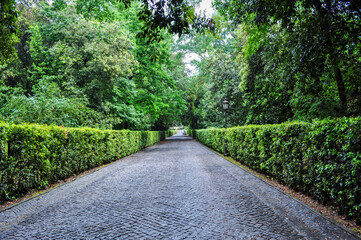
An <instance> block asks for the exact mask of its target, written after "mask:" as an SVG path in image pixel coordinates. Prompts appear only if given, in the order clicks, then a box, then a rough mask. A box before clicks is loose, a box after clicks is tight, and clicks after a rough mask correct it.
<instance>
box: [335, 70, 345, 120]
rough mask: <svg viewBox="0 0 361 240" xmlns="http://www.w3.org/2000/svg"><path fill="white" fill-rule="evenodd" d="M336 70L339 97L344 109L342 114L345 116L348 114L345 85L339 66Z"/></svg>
mask: <svg viewBox="0 0 361 240" xmlns="http://www.w3.org/2000/svg"><path fill="white" fill-rule="evenodd" d="M335 70H336V72H335V77H336V83H337V88H338V96H339V98H340V101H341V108H342V109H341V113H342V114H345V113H346V112H347V97H346V90H345V83H344V80H343V77H342V73H341V69H340V68H339V67H338V66H336V69H335Z"/></svg>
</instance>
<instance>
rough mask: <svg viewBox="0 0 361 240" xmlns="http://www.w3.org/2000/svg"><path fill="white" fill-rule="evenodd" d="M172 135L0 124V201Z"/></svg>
mask: <svg viewBox="0 0 361 240" xmlns="http://www.w3.org/2000/svg"><path fill="white" fill-rule="evenodd" d="M169 134H170V133H169V132H168V131H166V132H150V131H147V132H140V131H129V130H123V131H110V130H106V131H101V130H97V129H92V128H64V127H55V126H46V125H26V124H22V125H14V124H7V123H4V122H0V186H1V188H0V202H2V201H6V200H10V199H13V198H15V197H21V196H23V195H25V194H26V193H27V192H29V191H30V190H32V189H37V188H39V189H42V188H45V187H47V185H48V184H49V183H54V182H56V181H58V180H63V179H65V178H67V177H69V176H71V175H74V174H78V173H81V172H83V171H85V170H87V169H90V168H94V167H97V166H99V165H101V164H104V163H109V162H111V161H115V160H118V159H119V158H121V157H124V156H127V155H130V154H132V153H134V152H137V151H139V150H140V149H142V148H144V147H147V146H150V145H153V144H155V143H156V142H158V141H160V140H162V139H164V138H165V137H167V136H169Z"/></svg>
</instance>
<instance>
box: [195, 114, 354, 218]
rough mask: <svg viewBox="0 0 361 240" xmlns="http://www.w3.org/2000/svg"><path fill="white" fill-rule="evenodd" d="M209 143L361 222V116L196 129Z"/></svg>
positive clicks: (197, 133) (198, 135)
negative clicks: (225, 144) (225, 147)
mask: <svg viewBox="0 0 361 240" xmlns="http://www.w3.org/2000/svg"><path fill="white" fill-rule="evenodd" d="M189 134H191V135H193V137H196V138H197V140H199V141H200V142H202V143H203V144H205V145H207V146H209V147H211V148H213V149H215V150H216V151H219V152H223V151H224V150H223V149H224V141H225V140H226V141H227V147H228V152H229V154H230V156H231V157H232V158H234V159H236V160H238V161H239V162H241V163H243V164H245V165H247V166H249V167H251V168H252V169H254V170H257V171H259V172H262V173H265V174H267V175H269V176H272V177H274V178H276V179H278V180H279V181H281V182H283V183H285V184H287V185H288V186H290V187H291V188H293V189H296V190H298V191H302V192H304V193H307V194H308V195H311V196H313V197H314V198H315V199H317V200H319V201H320V202H322V203H326V204H331V205H333V206H335V207H337V209H338V210H339V211H340V213H343V214H347V215H348V216H350V217H353V218H356V219H358V221H359V222H360V221H361V118H341V119H332V120H323V121H314V122H311V123H306V122H290V123H284V124H277V125H257V126H256V125H253V126H243V127H235V128H229V129H227V131H226V130H225V129H205V130H196V131H194V130H193V131H191V132H190V133H189Z"/></svg>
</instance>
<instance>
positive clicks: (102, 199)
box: [0, 134, 356, 240]
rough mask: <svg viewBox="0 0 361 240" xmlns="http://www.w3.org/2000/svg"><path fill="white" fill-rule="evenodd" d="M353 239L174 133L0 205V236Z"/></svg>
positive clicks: (200, 146) (199, 146)
mask: <svg viewBox="0 0 361 240" xmlns="http://www.w3.org/2000/svg"><path fill="white" fill-rule="evenodd" d="M46 238H49V239H93V238H98V239H99V238H100V239H247V240H249V239H277V240H279V239H356V238H355V237H353V236H352V235H349V234H347V233H346V232H344V231H343V230H342V229H341V228H339V227H338V226H336V225H334V224H332V223H330V222H329V221H327V220H325V219H324V218H323V217H321V216H320V215H319V214H316V213H314V212H313V211H312V210H310V208H308V207H305V206H304V205H302V204H300V203H299V202H298V201H296V200H294V199H292V198H290V197H289V196H287V195H285V194H283V193H281V192H280V191H279V190H277V189H276V188H274V187H272V186H270V185H269V184H267V183H265V182H263V181H262V180H260V179H258V178H256V177H254V176H253V175H251V174H250V173H248V172H246V171H244V170H243V169H241V168H240V167H238V166H236V165H233V164H232V163H230V162H228V161H227V160H225V159H223V158H222V157H220V156H218V155H217V154H215V153H213V152H212V151H210V150H208V149H207V148H205V147H203V146H202V145H201V144H199V143H197V142H195V141H194V140H192V139H191V138H189V137H185V136H182V135H181V134H177V135H175V136H173V137H170V138H168V139H167V140H165V141H162V142H161V143H159V144H157V145H154V146H152V147H149V148H147V149H145V150H143V151H140V152H138V153H136V154H134V155H132V156H129V157H126V158H124V159H122V160H120V161H117V162H115V163H113V164H111V165H109V166H107V167H104V168H102V169H100V170H98V171H96V172H94V173H92V174H89V175H86V176H84V177H81V178H80V179H78V180H76V181H73V182H71V183H69V184H65V185H63V186H61V187H58V188H55V189H53V190H51V191H49V192H48V193H46V194H44V195H41V196H39V197H37V198H34V199H31V200H29V201H27V202H24V203H22V204H20V205H17V206H15V207H13V208H11V209H9V210H7V211H3V212H1V213H0V239H46Z"/></svg>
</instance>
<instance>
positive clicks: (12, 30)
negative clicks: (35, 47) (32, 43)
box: [0, 0, 18, 63]
mask: <svg viewBox="0 0 361 240" xmlns="http://www.w3.org/2000/svg"><path fill="white" fill-rule="evenodd" d="M15 7H16V3H15V0H1V2H0V43H1V44H0V63H3V62H5V61H6V60H8V59H11V58H13V57H14V55H15V54H16V51H15V48H14V44H15V43H16V42H17V41H18V38H17V26H16V21H17V17H18V16H17V11H16V9H15Z"/></svg>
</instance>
